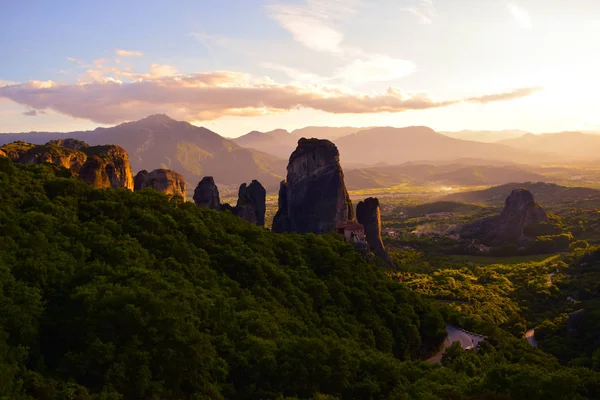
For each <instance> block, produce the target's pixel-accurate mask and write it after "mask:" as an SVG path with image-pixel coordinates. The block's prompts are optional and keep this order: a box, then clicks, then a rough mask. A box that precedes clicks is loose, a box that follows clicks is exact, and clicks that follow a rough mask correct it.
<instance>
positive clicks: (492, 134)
mask: <svg viewBox="0 0 600 400" xmlns="http://www.w3.org/2000/svg"><path fill="white" fill-rule="evenodd" d="M440 133H441V134H442V135H445V136H449V137H452V138H455V139H463V140H472V141H474V142H483V143H493V142H497V141H499V140H506V139H514V138H517V137H521V136H523V135H525V134H527V133H528V132H525V131H520V130H502V131H470V130H462V131H459V132H440Z"/></svg>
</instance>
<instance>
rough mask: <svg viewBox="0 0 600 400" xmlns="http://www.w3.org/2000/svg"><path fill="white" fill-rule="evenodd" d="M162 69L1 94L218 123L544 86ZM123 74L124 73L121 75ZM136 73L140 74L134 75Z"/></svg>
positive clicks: (110, 116) (74, 110)
mask: <svg viewBox="0 0 600 400" xmlns="http://www.w3.org/2000/svg"><path fill="white" fill-rule="evenodd" d="M163 67H164V66H157V67H155V68H154V69H153V70H151V73H150V74H149V75H151V76H152V72H155V73H156V74H157V76H153V77H152V79H144V77H143V76H142V77H137V76H135V75H134V78H139V79H138V80H136V81H133V82H122V81H119V80H115V79H112V78H103V76H102V75H99V74H95V73H94V72H91V73H90V71H88V74H90V75H96V76H91V78H92V80H93V81H92V82H81V83H79V84H58V83H55V82H52V81H45V82H40V81H32V82H28V83H21V84H12V85H7V86H4V87H0V97H4V98H8V99H10V100H12V101H14V102H16V103H19V104H23V105H26V106H28V107H30V108H31V109H36V110H45V109H51V110H54V111H56V112H59V113H62V114H66V115H70V116H73V117H76V118H85V119H89V120H92V121H95V122H99V123H106V124H110V123H118V122H122V121H128V120H135V119H139V118H143V117H145V116H147V115H149V114H154V113H168V114H169V115H172V116H173V117H175V118H178V119H184V120H196V121H200V120H213V119H217V118H219V117H222V116H232V115H234V116H256V115H265V114H269V113H275V112H282V111H288V110H292V109H295V108H311V109H315V110H321V111H325V112H329V113H335V114H341V113H354V114H360V113H381V112H403V111H407V110H423V109H428V108H436V107H445V106H449V105H452V104H457V103H462V102H472V103H489V102H494V101H503V100H511V99H515V98H519V97H524V96H529V95H531V94H533V93H535V92H536V91H537V90H540V89H539V88H522V89H517V90H514V91H511V92H506V93H497V94H487V95H484V96H478V97H470V98H466V99H455V100H449V101H434V100H432V99H431V98H430V97H429V96H427V95H426V94H414V93H406V92H403V91H402V90H400V89H396V88H390V89H388V90H387V91H386V92H384V93H381V94H375V95H366V94H359V93H353V92H349V91H345V90H343V89H339V88H332V87H320V86H300V85H284V84H279V83H276V82H274V81H272V80H271V79H269V78H262V79H256V78H253V77H252V76H250V75H248V74H244V73H238V72H230V71H220V72H209V73H197V74H193V75H168V76H162V75H161V74H163V73H169V74H170V73H174V71H173V70H171V69H170V68H163ZM120 74H123V72H120ZM132 75H133V74H132Z"/></svg>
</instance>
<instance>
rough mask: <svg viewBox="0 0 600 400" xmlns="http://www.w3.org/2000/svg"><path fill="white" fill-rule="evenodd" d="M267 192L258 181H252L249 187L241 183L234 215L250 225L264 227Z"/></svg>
mask: <svg viewBox="0 0 600 400" xmlns="http://www.w3.org/2000/svg"><path fill="white" fill-rule="evenodd" d="M266 198H267V191H266V190H265V188H264V187H263V185H261V184H260V182H259V181H257V180H253V181H252V182H251V183H250V185H247V186H246V184H245V183H243V184H242V185H241V186H240V190H239V191H238V201H237V205H236V206H235V212H234V213H235V215H237V216H238V217H240V218H242V219H243V220H245V221H248V222H249V223H251V224H256V225H259V226H265V212H266Z"/></svg>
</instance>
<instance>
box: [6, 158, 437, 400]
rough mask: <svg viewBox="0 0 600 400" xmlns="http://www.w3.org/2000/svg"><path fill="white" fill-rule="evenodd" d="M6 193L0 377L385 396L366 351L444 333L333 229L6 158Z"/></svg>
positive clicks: (407, 348) (415, 353)
mask: <svg viewBox="0 0 600 400" xmlns="http://www.w3.org/2000/svg"><path fill="white" fill-rule="evenodd" d="M0 202H1V204H2V206H1V207H0V228H1V229H0V278H1V279H0V285H1V286H0V288H1V289H2V290H1V291H0V306H1V307H2V310H3V312H2V313H1V314H0V325H1V327H2V329H3V331H1V332H5V333H6V334H5V335H4V334H3V335H4V336H0V338H4V337H5V339H3V340H4V341H2V342H0V344H2V343H4V344H3V345H0V354H2V356H1V357H3V358H2V362H3V364H2V365H3V366H5V367H3V368H2V369H0V379H3V380H5V381H7V382H16V383H15V384H14V385H13V386H14V390H17V391H18V390H19V388H24V389H23V390H24V392H25V393H29V394H30V395H32V396H33V397H35V398H42V397H40V396H41V394H39V393H54V394H51V395H49V396H50V398H68V397H61V396H63V395H64V393H65V391H67V390H71V389H72V390H73V391H74V392H73V393H80V394H77V395H75V394H74V395H73V396H75V397H73V398H86V397H85V396H88V395H87V394H86V395H85V396H84V395H83V394H81V393H84V392H85V393H89V395H90V396H94V397H95V398H102V396H105V397H104V398H111V396H113V397H114V395H116V394H119V395H120V396H123V398H124V399H136V398H186V397H188V396H191V395H192V394H193V395H195V396H200V398H206V397H208V398H234V399H235V398H249V399H253V398H255V399H262V398H276V397H278V396H280V395H286V396H300V397H312V396H313V395H314V394H316V393H322V394H330V395H336V396H342V395H343V394H344V393H345V394H349V393H352V392H353V391H358V392H361V391H362V392H364V393H371V394H372V395H374V394H377V393H378V394H379V395H380V396H384V394H385V393H389V391H390V390H392V389H393V386H394V385H390V384H388V383H385V384H384V382H383V381H381V379H382V378H381V377H379V376H378V375H377V373H378V371H379V370H380V369H381V367H380V366H379V365H378V363H377V362H374V361H370V360H372V359H373V358H379V359H381V360H382V361H381V362H385V363H392V364H393V363H399V362H400V361H399V360H411V359H417V358H421V357H426V356H428V355H429V354H432V353H433V352H434V351H435V350H436V349H437V348H438V346H439V344H440V343H441V341H442V340H443V338H444V336H445V331H444V324H443V320H442V319H441V316H440V314H439V313H438V312H437V311H436V310H435V309H434V308H433V307H432V305H431V304H430V303H428V302H426V301H424V300H423V299H421V298H420V297H418V296H417V295H414V294H412V293H411V292H410V291H409V290H407V289H406V288H405V287H404V286H403V285H401V284H398V283H395V282H393V281H391V280H389V279H388V278H387V277H386V276H385V274H384V273H383V272H382V271H380V270H379V269H378V268H377V267H376V266H375V265H374V264H370V263H368V262H367V261H365V260H364V259H363V258H362V257H361V256H360V255H359V254H358V253H357V252H356V251H355V250H354V248H353V247H352V246H350V245H348V244H346V243H345V242H344V241H343V240H341V238H339V237H338V236H337V235H322V236H315V235H278V234H274V233H271V232H270V231H267V230H265V229H263V228H259V227H256V226H253V225H250V224H247V223H245V222H244V221H242V220H241V219H239V218H236V217H234V216H232V215H230V214H229V213H219V212H215V211H210V210H201V209H199V208H197V207H196V206H195V205H194V204H192V203H183V202H182V201H181V200H180V199H178V198H172V199H170V198H169V197H167V196H165V195H163V194H160V193H157V192H155V191H152V190H146V191H142V192H137V193H133V192H130V191H127V190H96V189H93V188H91V187H89V186H86V185H85V184H83V183H81V182H79V181H77V180H75V179H72V178H60V177H57V176H56V175H55V173H54V170H53V169H52V168H49V167H47V166H39V165H38V166H27V167H24V166H15V165H13V164H12V163H11V162H10V161H9V160H8V159H0ZM2 346H4V347H2ZM7 346H8V347H7ZM2 349H5V350H4V351H3V350H2ZM367 381H370V382H372V383H373V387H369V388H367V387H363V386H364V385H365V382H367ZM5 387H7V388H10V385H7V386H5ZM70 388H71V389H70ZM84 388H85V389H84ZM7 390H8V389H7ZM10 390H13V389H10ZM36 393H37V394H36ZM52 396H53V397H52ZM82 396H83V397H82ZM98 396H100V397H98ZM107 396H108V397H107Z"/></svg>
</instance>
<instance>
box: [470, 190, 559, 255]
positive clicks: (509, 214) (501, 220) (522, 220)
mask: <svg viewBox="0 0 600 400" xmlns="http://www.w3.org/2000/svg"><path fill="white" fill-rule="evenodd" d="M543 222H548V216H547V215H546V212H545V211H544V209H543V208H542V207H540V206H539V205H538V204H537V203H536V202H535V200H534V198H533V195H532V194H531V192H530V191H529V190H527V189H515V190H513V191H512V193H511V194H510V195H509V196H508V197H507V198H506V200H505V202H504V209H503V210H502V212H501V213H500V215H497V216H494V217H488V218H484V219H482V220H479V221H476V222H474V223H472V224H469V225H466V226H464V227H463V229H462V231H461V235H463V236H466V237H475V238H478V239H481V241H482V242H484V243H488V244H499V243H503V242H513V243H517V244H525V243H527V242H529V241H531V240H532V239H534V238H533V237H531V236H529V234H528V232H531V231H532V230H535V227H536V226H537V225H539V224H541V223H543Z"/></svg>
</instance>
